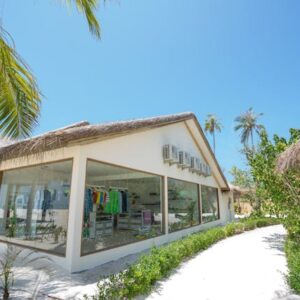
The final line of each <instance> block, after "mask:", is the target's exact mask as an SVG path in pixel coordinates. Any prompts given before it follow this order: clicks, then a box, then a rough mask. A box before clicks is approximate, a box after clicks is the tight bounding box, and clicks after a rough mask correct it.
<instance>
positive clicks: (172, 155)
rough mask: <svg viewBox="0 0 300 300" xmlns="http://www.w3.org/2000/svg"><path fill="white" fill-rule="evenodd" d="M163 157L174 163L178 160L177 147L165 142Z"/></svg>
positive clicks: (166, 160)
mask: <svg viewBox="0 0 300 300" xmlns="http://www.w3.org/2000/svg"><path fill="white" fill-rule="evenodd" d="M163 158H164V161H165V162H168V163H170V164H175V163H178V162H179V154H178V148H177V147H176V146H174V145H171V144H167V145H164V146H163Z"/></svg>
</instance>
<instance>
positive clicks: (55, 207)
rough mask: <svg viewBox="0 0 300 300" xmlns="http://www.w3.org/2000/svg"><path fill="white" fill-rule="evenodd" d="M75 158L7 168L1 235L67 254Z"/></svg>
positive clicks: (0, 215) (0, 195) (1, 193)
mask: <svg viewBox="0 0 300 300" xmlns="http://www.w3.org/2000/svg"><path fill="white" fill-rule="evenodd" d="M71 174H72V160H68V161H63V162H56V163H49V164H43V165H39V166H33V167H26V168H20V169H15V170H9V171H4V172H3V178H2V184H1V190H0V239H2V240H6V241H9V242H12V243H17V244H20V245H23V246H29V247H34V248H38V249H41V250H46V251H50V252H53V253H55V254H59V255H65V250H66V240H67V226H68V214H69V196H70V184H71Z"/></svg>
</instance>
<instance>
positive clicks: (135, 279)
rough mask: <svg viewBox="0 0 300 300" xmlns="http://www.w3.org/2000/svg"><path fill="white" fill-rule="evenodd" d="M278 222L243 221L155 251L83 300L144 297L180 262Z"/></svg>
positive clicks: (190, 237)
mask: <svg viewBox="0 0 300 300" xmlns="http://www.w3.org/2000/svg"><path fill="white" fill-rule="evenodd" d="M279 222H280V220H278V219H272V218H258V219H251V218H249V219H243V220H241V221H240V222H234V223H231V224H228V225H226V226H224V227H216V228H212V229H209V230H206V231H203V232H199V233H195V234H191V235H189V236H188V237H185V238H183V239H181V240H178V241H175V242H172V243H170V244H168V245H166V246H163V247H161V248H156V247H154V248H153V249H152V250H151V252H150V253H149V254H146V255H143V256H142V257H141V258H140V259H139V260H138V261H137V262H136V263H135V264H133V265H131V266H129V267H128V269H127V270H124V271H122V272H120V273H119V274H116V275H111V276H109V277H108V278H103V279H101V280H100V281H99V283H98V285H97V294H96V295H94V296H91V297H88V296H85V299H91V300H105V299H133V298H135V297H137V296H138V295H142V294H147V293H149V292H150V291H151V289H152V288H153V286H154V284H155V283H156V282H157V281H158V280H160V279H162V278H165V277H167V276H169V275H170V273H171V272H172V270H174V269H175V268H176V267H178V266H179V265H180V263H181V262H182V261H184V260H185V259H187V258H189V257H192V256H193V255H195V254H197V253H199V252H200V251H203V250H205V249H207V248H209V247H210V246H211V245H213V244H215V243H216V242H218V241H220V240H222V239H224V238H226V237H229V236H232V235H234V234H239V233H241V232H243V231H245V230H249V229H250V228H255V227H256V226H257V227H261V226H268V225H273V224H278V223H279ZM258 224H259V225H258Z"/></svg>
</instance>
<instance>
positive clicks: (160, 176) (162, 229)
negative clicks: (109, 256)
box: [80, 157, 166, 257]
mask: <svg viewBox="0 0 300 300" xmlns="http://www.w3.org/2000/svg"><path fill="white" fill-rule="evenodd" d="M89 161H91V162H95V163H100V164H104V165H108V166H112V167H117V168H124V169H127V170H130V171H135V172H140V173H144V174H149V175H154V176H157V177H159V179H160V193H161V195H160V197H161V203H160V209H161V214H162V222H161V234H159V235H157V236H155V237H149V238H145V239H143V240H140V241H133V242H128V243H124V244H121V245H116V246H110V247H106V248H103V249H98V250H93V251H91V252H89V253H83V251H82V250H83V249H82V231H83V219H84V209H83V212H82V218H81V222H82V223H81V235H80V257H84V256H87V255H91V254H95V253H98V252H104V251H108V250H112V249H116V248H120V247H123V246H128V245H131V244H136V243H140V242H143V241H147V240H150V239H153V238H157V237H161V236H163V235H166V232H165V226H164V224H165V222H166V220H165V219H166V216H165V212H164V204H165V201H166V200H165V199H164V188H165V187H164V180H163V178H164V176H163V175H160V174H156V173H152V172H147V171H143V170H139V169H134V168H131V167H126V166H123V165H119V164H114V163H110V162H106V161H101V160H97V159H93V158H89V157H87V158H86V168H85V180H84V190H85V187H86V185H87V166H88V162H89ZM84 197H85V195H83V208H84Z"/></svg>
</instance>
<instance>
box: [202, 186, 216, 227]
mask: <svg viewBox="0 0 300 300" xmlns="http://www.w3.org/2000/svg"><path fill="white" fill-rule="evenodd" d="M201 196H202V199H201V200H202V221H203V223H207V222H211V221H215V220H218V219H219V204H218V201H219V200H218V199H219V198H218V189H217V188H214V187H209V186H204V185H202V186H201Z"/></svg>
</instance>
